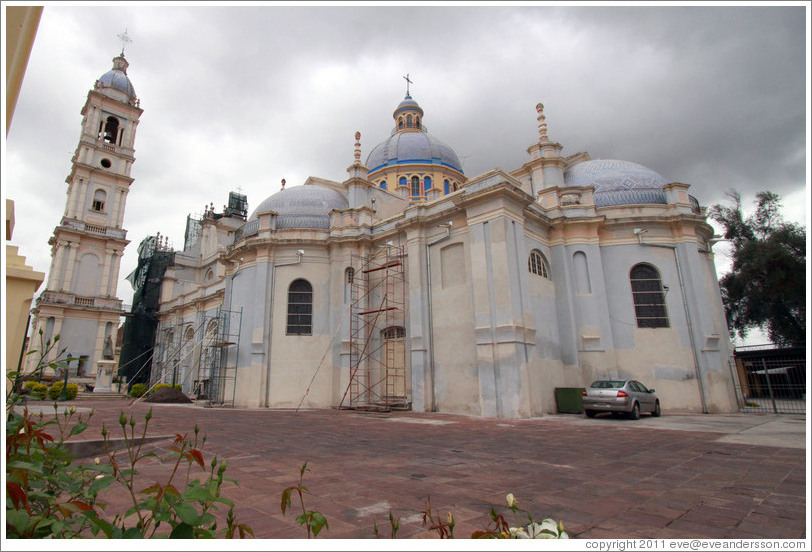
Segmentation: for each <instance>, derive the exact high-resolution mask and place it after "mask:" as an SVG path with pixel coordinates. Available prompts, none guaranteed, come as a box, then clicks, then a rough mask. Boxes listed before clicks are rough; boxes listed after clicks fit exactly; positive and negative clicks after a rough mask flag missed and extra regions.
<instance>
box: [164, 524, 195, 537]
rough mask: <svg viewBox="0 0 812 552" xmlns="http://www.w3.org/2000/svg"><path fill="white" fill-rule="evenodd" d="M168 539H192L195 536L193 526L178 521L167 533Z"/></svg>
mask: <svg viewBox="0 0 812 552" xmlns="http://www.w3.org/2000/svg"><path fill="white" fill-rule="evenodd" d="M169 538H170V539H193V538H195V532H194V528H193V527H192V526H191V525H189V524H186V523H179V524H178V525H177V526H175V528H174V529H172V532H171V533H170V534H169Z"/></svg>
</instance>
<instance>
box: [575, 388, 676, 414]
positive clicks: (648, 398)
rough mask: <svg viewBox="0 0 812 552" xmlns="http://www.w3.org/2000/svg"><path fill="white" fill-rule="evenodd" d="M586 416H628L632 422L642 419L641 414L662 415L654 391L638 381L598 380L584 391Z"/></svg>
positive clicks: (658, 400)
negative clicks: (619, 414) (600, 414)
mask: <svg viewBox="0 0 812 552" xmlns="http://www.w3.org/2000/svg"><path fill="white" fill-rule="evenodd" d="M581 395H582V396H583V402H584V414H586V415H587V416H588V417H589V418H594V417H595V415H596V414H598V413H599V412H615V413H622V414H626V415H628V416H629V418H631V419H632V420H637V419H639V418H640V413H641V412H648V413H651V415H652V416H659V415H660V399H658V398H657V395H655V394H654V389H647V388H646V386H645V385H643V384H642V383H640V382H639V381H636V380H598V381H595V382H593V383H592V385H590V386H589V387H587V388H586V389H584V391H583V393H581Z"/></svg>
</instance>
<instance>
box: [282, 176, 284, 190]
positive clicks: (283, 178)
mask: <svg viewBox="0 0 812 552" xmlns="http://www.w3.org/2000/svg"><path fill="white" fill-rule="evenodd" d="M282 189H283V190H284V189H285V179H284V178H283V179H282Z"/></svg>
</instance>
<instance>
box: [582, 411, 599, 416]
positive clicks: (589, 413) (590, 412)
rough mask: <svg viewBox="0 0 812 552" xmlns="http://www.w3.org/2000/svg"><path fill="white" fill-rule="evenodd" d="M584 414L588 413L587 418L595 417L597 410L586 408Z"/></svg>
mask: <svg viewBox="0 0 812 552" xmlns="http://www.w3.org/2000/svg"><path fill="white" fill-rule="evenodd" d="M584 414H586V417H587V418H594V417H595V414H597V412H595V411H594V410H584Z"/></svg>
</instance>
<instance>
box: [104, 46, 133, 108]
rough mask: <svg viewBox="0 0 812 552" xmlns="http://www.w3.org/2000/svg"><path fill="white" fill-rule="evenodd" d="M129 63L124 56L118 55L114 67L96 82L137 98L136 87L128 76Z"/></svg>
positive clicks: (114, 59) (114, 60)
mask: <svg viewBox="0 0 812 552" xmlns="http://www.w3.org/2000/svg"><path fill="white" fill-rule="evenodd" d="M129 65H130V64H129V63H127V60H125V59H124V56H123V55H121V56H117V57H115V58H113V68H112V69H110V70H109V71H107V72H106V73H105V74H103V75H102V76H101V77H99V80H98V81H97V82H96V85H97V87H100V88H112V89H114V90H118V91H119V92H124V93H125V94H127V96H128V97H129V98H130V99H133V100H134V99H135V97H136V96H135V87H133V84H132V83H131V82H130V78H129V77H128V76H127V67H129Z"/></svg>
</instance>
